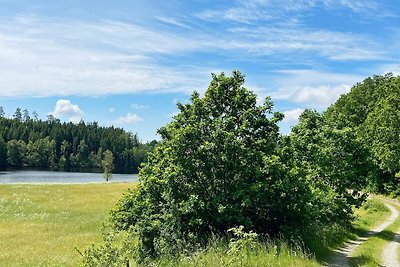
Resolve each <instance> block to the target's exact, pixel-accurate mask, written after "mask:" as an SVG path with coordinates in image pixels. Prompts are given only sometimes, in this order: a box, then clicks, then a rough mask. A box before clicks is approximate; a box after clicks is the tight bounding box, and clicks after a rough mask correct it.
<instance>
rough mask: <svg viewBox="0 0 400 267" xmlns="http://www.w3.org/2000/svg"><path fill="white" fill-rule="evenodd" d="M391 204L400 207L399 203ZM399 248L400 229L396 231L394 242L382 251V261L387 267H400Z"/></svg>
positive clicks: (393, 202)
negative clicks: (399, 259)
mask: <svg viewBox="0 0 400 267" xmlns="http://www.w3.org/2000/svg"><path fill="white" fill-rule="evenodd" d="M390 203H392V204H394V205H396V206H398V207H400V204H399V203H398V202H397V201H396V202H395V201H390ZM399 246H400V229H398V230H397V231H396V233H395V236H394V238H393V239H392V241H390V242H389V244H387V245H386V246H385V248H384V249H383V251H382V259H383V264H384V266H385V267H400V264H399V261H398V256H397V252H398V250H399Z"/></svg>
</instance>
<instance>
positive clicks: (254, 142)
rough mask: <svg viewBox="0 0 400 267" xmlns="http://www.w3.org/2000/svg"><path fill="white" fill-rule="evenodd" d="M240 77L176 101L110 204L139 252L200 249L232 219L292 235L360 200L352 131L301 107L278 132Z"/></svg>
mask: <svg viewBox="0 0 400 267" xmlns="http://www.w3.org/2000/svg"><path fill="white" fill-rule="evenodd" d="M243 83H244V77H243V75H241V74H240V73H239V72H233V74H232V76H231V77H227V76H225V75H224V74H221V75H218V76H216V75H213V77H212V81H211V84H210V86H209V88H208V90H207V91H206V93H205V96H204V97H202V98H201V97H200V96H199V94H198V93H196V92H195V93H194V94H193V95H192V97H191V103H188V104H178V108H179V110H180V113H179V114H178V115H176V116H175V117H174V119H173V121H172V122H171V123H169V124H168V125H166V126H165V127H163V128H161V129H160V130H159V133H160V134H161V136H162V142H161V143H160V145H159V146H158V147H157V148H156V149H155V151H154V152H153V153H151V154H150V156H149V159H148V163H147V164H145V165H144V166H143V168H142V169H141V171H140V176H139V177H140V185H139V187H138V189H137V190H135V191H130V192H127V193H126V194H125V195H124V197H123V198H122V199H121V200H120V201H119V203H118V205H117V208H116V209H115V210H114V211H113V212H112V221H113V222H114V224H115V228H116V229H117V230H126V229H129V228H130V227H134V230H135V231H136V233H137V236H138V253H139V254H138V256H139V259H142V260H143V259H145V258H148V257H158V256H160V255H176V254H179V253H181V251H186V250H188V248H189V249H192V250H196V249H199V248H201V247H204V246H205V245H206V244H207V242H208V238H209V237H210V236H211V235H214V234H216V235H217V236H220V235H225V234H226V232H227V230H228V229H230V228H233V227H236V226H238V225H242V226H243V229H242V230H245V231H254V232H255V233H257V234H260V235H269V236H272V237H274V236H275V237H276V236H282V235H283V236H284V237H286V238H288V239H292V240H293V241H294V242H296V241H295V240H298V239H301V238H302V237H304V236H306V235H307V234H309V233H310V231H313V230H314V229H315V228H316V227H317V226H321V225H333V224H335V223H338V224H342V225H345V224H346V225H348V224H349V221H350V220H351V219H352V209H351V205H352V204H359V203H360V202H361V201H362V199H363V198H362V197H359V195H358V192H357V190H358V189H360V188H361V187H362V180H360V177H359V175H360V174H362V163H360V166H358V165H357V168H359V169H356V170H353V169H352V167H353V161H356V160H358V159H359V157H362V156H363V150H362V148H359V147H358V143H357V142H355V141H354V143H352V142H353V140H352V139H351V141H350V143H349V141H348V137H349V136H351V134H352V133H351V131H349V130H347V129H344V130H343V131H339V130H338V131H336V130H335V131H329V130H328V127H327V126H326V127H325V126H324V123H323V121H322V118H321V116H320V115H319V114H316V113H312V112H306V113H305V114H304V115H303V117H302V119H301V123H300V126H298V127H297V128H296V129H295V130H294V132H293V134H292V135H291V136H290V137H288V138H283V139H282V138H281V137H280V135H279V132H278V126H277V122H279V121H280V120H281V119H282V117H283V116H282V114H280V113H274V112H273V110H272V107H273V104H272V102H271V101H270V100H269V99H268V98H267V99H266V101H265V102H264V103H263V104H262V105H261V106H258V105H257V104H256V103H257V101H256V95H255V94H254V93H253V92H251V91H249V90H247V89H246V88H244V87H243ZM332 162H334V164H332ZM330 164H332V166H330ZM357 164H358V163H357ZM347 176H348V177H347ZM357 181H358V182H359V181H361V182H360V183H358V182H357ZM349 189H354V190H353V191H350V190H349Z"/></svg>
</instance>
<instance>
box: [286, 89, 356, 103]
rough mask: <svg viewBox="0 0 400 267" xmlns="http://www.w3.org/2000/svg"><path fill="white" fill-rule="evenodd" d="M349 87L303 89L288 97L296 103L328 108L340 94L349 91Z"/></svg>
mask: <svg viewBox="0 0 400 267" xmlns="http://www.w3.org/2000/svg"><path fill="white" fill-rule="evenodd" d="M350 88H351V87H350V86H349V85H344V84H342V85H338V86H333V87H331V86H319V87H309V86H307V87H303V88H300V89H298V90H297V91H295V92H294V93H293V95H291V96H290V99H291V100H293V101H294V102H297V103H308V104H314V105H315V104H316V105H323V106H328V105H330V104H333V103H334V102H335V101H336V100H337V99H338V98H339V97H340V96H341V95H342V94H346V93H348V92H349V91H350Z"/></svg>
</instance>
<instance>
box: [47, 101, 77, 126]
mask: <svg viewBox="0 0 400 267" xmlns="http://www.w3.org/2000/svg"><path fill="white" fill-rule="evenodd" d="M49 114H50V115H53V116H54V117H56V118H68V120H69V121H71V122H73V123H78V122H79V121H80V120H81V119H82V116H83V112H82V110H81V109H80V107H79V106H78V105H74V104H72V103H71V101H69V100H67V99H60V100H58V101H57V102H56V105H55V107H54V111H53V112H50V113H49Z"/></svg>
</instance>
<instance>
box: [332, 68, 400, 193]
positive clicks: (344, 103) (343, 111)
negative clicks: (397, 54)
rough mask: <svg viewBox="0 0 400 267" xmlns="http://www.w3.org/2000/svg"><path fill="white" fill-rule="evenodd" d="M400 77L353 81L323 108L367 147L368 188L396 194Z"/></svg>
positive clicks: (398, 159) (338, 125)
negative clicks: (349, 89) (353, 84)
mask: <svg viewBox="0 0 400 267" xmlns="http://www.w3.org/2000/svg"><path fill="white" fill-rule="evenodd" d="M399 99H400V77H394V76H393V75H392V74H386V75H384V76H374V77H372V78H367V79H365V80H364V81H363V82H362V83H359V84H357V85H355V86H354V87H353V88H352V89H351V91H350V92H349V93H348V94H346V95H343V96H342V97H341V98H340V99H339V100H338V101H337V102H336V103H335V104H334V105H332V106H331V107H330V108H329V109H328V111H327V112H326V118H327V119H328V120H330V121H331V122H332V123H334V124H335V125H336V127H337V128H339V129H342V128H345V127H349V128H350V129H351V131H352V132H354V136H355V137H354V138H355V139H356V140H359V143H360V145H361V146H363V147H365V148H366V150H367V156H368V160H365V163H366V165H369V167H368V168H367V169H368V172H369V173H368V184H369V188H370V189H372V190H374V191H379V192H387V193H389V192H392V193H394V194H400V191H399V190H398V189H397V188H398V185H399V182H400V181H399V179H398V178H396V173H399V171H400V153H399V151H400V147H399V144H400V137H399V136H400V102H399Z"/></svg>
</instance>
